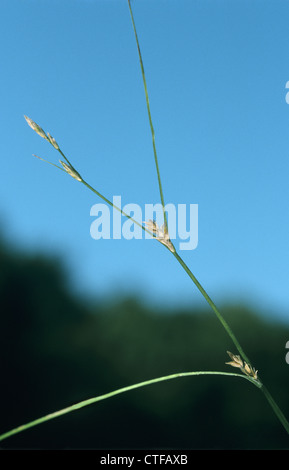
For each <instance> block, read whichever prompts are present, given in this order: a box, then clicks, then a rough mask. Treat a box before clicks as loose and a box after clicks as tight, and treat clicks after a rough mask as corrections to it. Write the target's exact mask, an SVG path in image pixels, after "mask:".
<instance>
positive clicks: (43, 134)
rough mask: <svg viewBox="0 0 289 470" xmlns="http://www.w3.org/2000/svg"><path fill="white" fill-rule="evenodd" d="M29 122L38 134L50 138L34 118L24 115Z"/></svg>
mask: <svg viewBox="0 0 289 470" xmlns="http://www.w3.org/2000/svg"><path fill="white" fill-rule="evenodd" d="M24 118H25V120H26V122H27V124H28V125H29V126H30V127H31V129H33V130H34V131H35V132H37V134H38V135H40V137H43V139H46V140H49V139H48V137H47V135H46V134H45V132H44V130H43V129H42V127H40V126H38V124H36V122H34V121H32V119H30V118H29V117H28V116H24Z"/></svg>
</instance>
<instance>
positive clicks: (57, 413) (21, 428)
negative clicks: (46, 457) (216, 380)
mask: <svg viewBox="0 0 289 470" xmlns="http://www.w3.org/2000/svg"><path fill="white" fill-rule="evenodd" d="M193 375H224V376H231V377H241V378H243V379H247V380H249V381H250V382H252V383H253V384H254V385H256V386H257V387H259V384H258V382H256V381H255V380H253V379H252V378H250V377H247V376H246V375H241V374H234V373H230V372H215V371H208V372H207V371H199V372H181V373H177V374H172V375H167V376H165V377H158V378H157V379H152V380H146V381H145V382H140V383H137V384H134V385H130V386H128V387H123V388H120V389H118V390H114V391H113V392H110V393H106V394H105V395H100V396H98V397H94V398H89V399H88V400H84V401H81V402H79V403H76V404H75V405H71V406H68V407H66V408H63V409H62V410H59V411H55V412H54V413H50V414H48V415H46V416H43V417H42V418H38V419H35V420H34V421H30V422H29V423H26V424H23V425H22V426H18V427H17V428H14V429H11V430H10V431H7V432H5V433H3V434H1V435H0V441H4V440H5V439H7V438H8V437H11V436H14V435H15V434H19V433H20V432H23V431H26V430H27V429H29V428H32V427H34V426H37V425H39V424H42V423H45V422H47V421H50V420H52V419H55V418H59V417H60V416H63V415H65V414H67V413H70V412H72V411H76V410H79V409H81V408H84V407H85V406H88V405H93V404H94V403H97V402H99V401H102V400H105V399H106V398H111V397H113V396H115V395H119V394H121V393H125V392H129V391H131V390H134V389H136V388H141V387H145V386H147V385H152V384H156V383H159V382H164V381H166V380H171V379H176V378H179V377H189V376H193Z"/></svg>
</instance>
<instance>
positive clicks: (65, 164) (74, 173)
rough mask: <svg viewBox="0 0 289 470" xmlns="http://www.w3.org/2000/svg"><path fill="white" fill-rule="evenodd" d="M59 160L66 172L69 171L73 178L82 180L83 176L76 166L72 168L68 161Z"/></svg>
mask: <svg viewBox="0 0 289 470" xmlns="http://www.w3.org/2000/svg"><path fill="white" fill-rule="evenodd" d="M59 162H60V163H61V165H62V166H63V168H64V170H65V171H66V173H68V174H69V175H70V176H72V178H74V179H76V180H77V181H82V178H81V176H80V174H79V173H78V172H77V171H76V170H75V169H74V168H72V166H70V165H67V163H65V162H63V161H61V160H59Z"/></svg>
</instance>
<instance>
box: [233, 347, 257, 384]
mask: <svg viewBox="0 0 289 470" xmlns="http://www.w3.org/2000/svg"><path fill="white" fill-rule="evenodd" d="M227 353H228V354H229V356H230V358H231V359H232V360H231V361H230V362H226V364H228V365H230V366H232V367H237V368H239V369H240V370H241V371H242V372H243V374H245V375H248V376H249V377H253V379H255V380H257V379H258V375H257V373H258V371H257V370H255V369H254V367H252V366H251V365H250V364H247V362H245V361H244V362H243V360H242V359H241V357H240V356H237V355H235V354H232V353H231V352H230V351H227Z"/></svg>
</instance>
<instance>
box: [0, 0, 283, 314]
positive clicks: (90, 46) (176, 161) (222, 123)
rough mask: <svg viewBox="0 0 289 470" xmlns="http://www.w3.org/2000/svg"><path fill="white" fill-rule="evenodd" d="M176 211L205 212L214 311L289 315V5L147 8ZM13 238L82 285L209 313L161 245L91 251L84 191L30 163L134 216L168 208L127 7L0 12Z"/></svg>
mask: <svg viewBox="0 0 289 470" xmlns="http://www.w3.org/2000/svg"><path fill="white" fill-rule="evenodd" d="M132 7H133V11H134V16H135V22H136V26H137V30H138V35H139V40H140V45H141V50H142V55H143V61H144V66H145V72H146V78H147V84H148V91H149V97H150V104H151V112H152V119H153V123H154V128H155V132H156V145H157V151H158V157H159V165H160V171H161V177H162V183H163V189H164V196H165V201H166V202H167V203H169V202H170V203H174V204H176V205H177V204H198V206H199V243H198V247H197V248H196V249H195V250H192V251H186V252H185V251H183V252H181V255H182V256H183V258H184V260H185V261H186V263H187V264H188V265H189V266H190V268H191V269H192V271H193V272H194V274H195V275H196V277H197V278H198V279H199V281H200V282H201V283H202V284H203V286H204V287H205V288H206V289H207V291H208V292H209V294H210V296H211V297H212V298H213V299H215V301H216V303H219V304H222V302H223V301H225V300H226V299H229V300H234V299H235V300H236V299H237V300H238V301H240V302H244V303H248V304H251V305H254V306H257V307H258V308H260V310H261V311H262V312H264V313H265V312H266V314H269V315H271V316H272V317H276V318H281V319H284V320H286V321H287V320H288V319H289V292H288V281H289V263H288V255H289V248H288V240H289V218H288V207H289V198H288V192H289V185H288V174H289V105H288V104H287V103H286V100H285V96H286V92H287V91H289V90H286V89H285V85H286V82H287V81H288V80H289V28H288V18H289V3H288V2H287V1H278V0H274V1H268V0H262V1H255V2H252V0H248V1H246V0H242V1H239V0H234V1H233V2H232V1H230V0H226V1H225V0H220V1H216V0H202V1H200V0H134V1H133V2H132ZM0 13H1V14H0V53H1V74H0V103H1V107H0V123H1V139H0V154H1V175H2V179H1V185H0V226H1V227H2V231H3V233H4V235H5V236H6V238H8V239H9V240H10V241H11V244H15V245H16V246H18V247H20V248H21V249H25V250H28V251H31V252H33V251H34V250H38V251H42V252H44V253H48V254H53V255H56V256H58V257H60V258H61V259H63V261H64V263H65V265H66V268H67V272H68V275H69V279H70V282H71V284H72V286H73V288H74V289H75V290H76V291H78V292H80V293H82V294H89V295H96V296H103V295H112V294H114V293H118V294H121V293H127V292H136V293H139V294H141V295H142V296H143V298H144V299H146V300H147V301H148V302H155V303H158V304H160V305H164V306H166V305H168V306H170V305H174V304H180V303H181V304H192V305H194V304H196V303H200V304H201V305H205V302H204V301H203V300H202V298H201V296H200V294H199V293H198V291H197V290H196V289H195V287H194V286H193V284H192V283H191V281H190V280H189V278H188V277H187V276H186V274H185V273H184V271H183V270H182V269H181V267H180V266H179V265H178V264H177V262H176V260H175V259H174V257H173V256H170V255H169V253H168V251H167V250H166V249H165V248H163V247H162V246H161V245H160V244H158V243H157V242H154V241H149V242H148V241H147V240H130V241H128V240H124V239H122V240H98V241H96V240H93V239H92V238H91V236H90V225H91V223H92V218H91V216H90V209H91V206H92V205H93V204H96V203H98V202H102V201H101V200H98V199H97V197H96V196H95V195H94V194H93V193H91V192H89V191H88V190H87V189H86V188H85V187H83V186H82V185H81V184H79V183H78V182H76V181H75V180H73V179H72V178H70V177H69V176H67V175H65V174H64V173H63V172H60V171H58V170H57V169H55V168H54V167H52V166H50V165H46V164H45V163H43V162H40V161H39V160H37V159H35V158H33V157H32V154H37V155H39V156H41V157H43V158H46V159H48V160H50V161H53V162H55V163H57V160H58V154H57V152H56V151H54V149H53V148H52V147H50V146H49V145H48V143H47V142H46V141H44V140H43V139H41V138H40V137H39V136H37V135H36V133H34V132H33V131H32V130H31V129H30V128H29V127H28V126H27V124H26V122H25V120H24V118H23V115H24V114H25V115H28V116H29V117H31V118H32V119H34V120H35V121H36V122H37V123H38V124H39V125H40V126H42V127H43V128H44V129H45V131H48V132H50V133H51V134H52V135H53V136H54V137H55V139H56V140H57V141H58V143H59V144H60V146H61V148H62V150H63V151H64V153H65V154H66V155H67V156H68V157H69V158H70V159H71V161H72V163H73V164H74V165H75V167H76V168H77V169H78V170H79V172H80V173H81V174H82V176H83V177H84V178H85V179H86V181H87V182H88V183H90V184H91V185H92V186H94V187H95V188H96V189H97V190H99V191H100V192H101V193H103V194H104V195H105V196H106V197H108V198H109V199H112V197H113V196H114V195H121V197H122V202H123V204H127V203H138V204H140V205H144V204H145V203H157V202H159V192H158V184H157V177H156V172H155V166H154V159H153V151H152V145H151V135H150V129H149V123H148V118H147V110H146V105H145V97H144V89H143V83H142V78H141V73H140V68H139V62H138V56H137V49H136V44H135V40H134V35H133V30H132V25H131V19H130V15H129V10H128V5H127V2H126V0H114V1H112V0H61V1H60V0H57V1H56V0H49V1H48V0H2V1H1V7H0Z"/></svg>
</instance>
